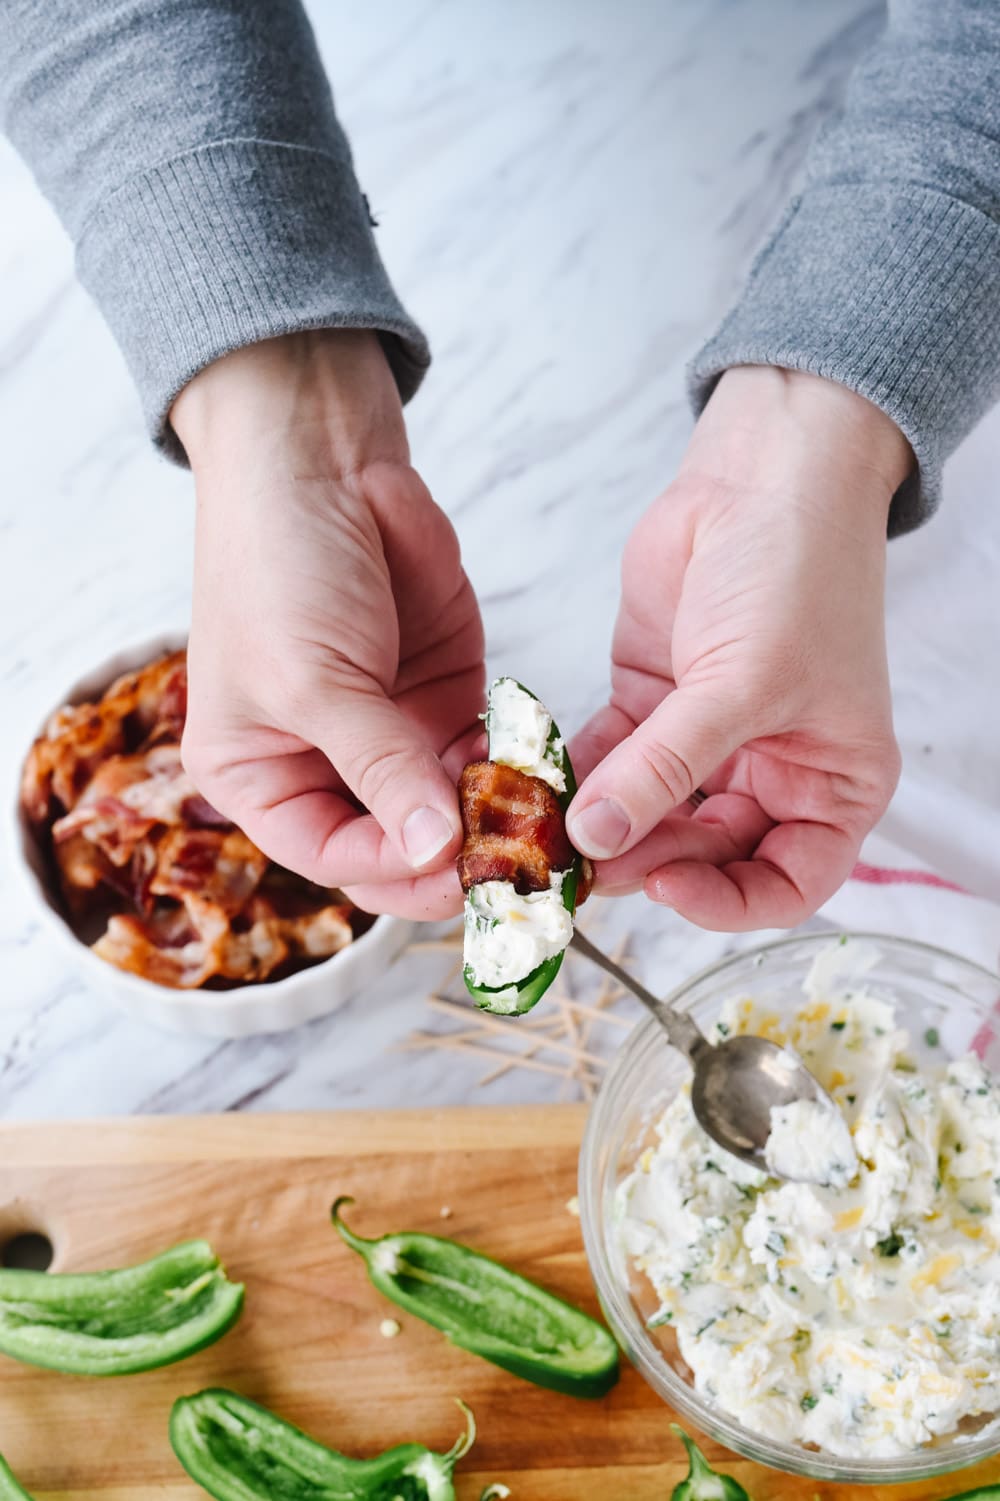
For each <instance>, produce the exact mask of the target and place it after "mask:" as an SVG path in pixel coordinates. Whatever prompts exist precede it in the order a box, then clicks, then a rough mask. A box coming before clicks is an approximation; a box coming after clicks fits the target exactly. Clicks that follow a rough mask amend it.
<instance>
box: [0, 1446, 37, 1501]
mask: <svg viewBox="0 0 1000 1501" xmlns="http://www.w3.org/2000/svg"><path fill="white" fill-rule="evenodd" d="M0 1501H33V1498H32V1497H31V1496H29V1495H28V1492H27V1491H26V1490H25V1489H24V1486H23V1485H18V1483H17V1481H16V1480H15V1479H14V1472H13V1471H12V1470H11V1468H10V1466H9V1465H8V1464H6V1463H5V1462H4V1460H3V1458H2V1456H0Z"/></svg>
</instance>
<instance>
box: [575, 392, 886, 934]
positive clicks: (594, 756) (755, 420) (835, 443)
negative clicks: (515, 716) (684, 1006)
mask: <svg viewBox="0 0 1000 1501" xmlns="http://www.w3.org/2000/svg"><path fill="white" fill-rule="evenodd" d="M912 462H913V456H912V453H911V451H910V449H909V446H908V444H907V443H906V440H905V438H904V437H903V436H902V434H901V433H900V431H899V429H898V428H897V427H896V426H895V424H894V423H892V422H891V420H890V419H889V418H888V417H886V416H885V415H884V414H883V413H882V412H881V411H879V410H878V409H877V408H876V407H874V406H872V405H871V404H870V403H868V402H867V401H865V400H863V398H861V397H859V396H856V395H854V393H852V392H850V391H848V390H846V389H844V388H843V387H840V386H837V385H834V384H833V383H831V382H828V381H825V380H821V379H819V378H818V377H815V376H811V375H803V374H798V373H796V372H791V371H782V370H773V369H765V368H752V367H748V368H745V369H736V370H730V371H728V372H727V373H726V375H724V376H723V378H722V380H721V381H720V383H719V385H718V386H717V387H716V390H715V392H714V393H713V396H712V398H711V400H710V402H709V404H708V406H707V408H706V410H705V412H704V413H703V415H702V417H701V419H700V421H699V423H698V425H697V428H696V430H695V434H694V437H693V439H692V442H691V445H690V448H689V450H688V454H687V456H686V458H685V461H684V464H683V466H682V469H681V472H680V475H679V477H678V479H677V480H676V481H675V483H674V484H673V485H672V486H671V487H670V488H669V489H668V490H667V491H666V493H665V494H664V495H663V496H661V497H660V499H659V500H658V501H657V502H656V503H655V504H654V506H653V507H652V509H651V510H650V511H649V512H647V514H646V515H645V516H644V517H643V518H642V520H641V521H640V523H639V525H638V527H637V528H636V531H635V533H634V534H633V536H632V538H631V540H630V541H629V544H628V547H627V549H626V553H625V559H624V564H623V593H622V603H621V610H620V612H619V617H618V624H617V627H616V630H615V637H614V646H613V651H612V693H611V699H610V702H609V704H608V705H607V706H606V707H605V708H604V709H602V710H600V711H599V713H598V714H596V715H595V716H594V718H593V719H592V720H591V721H590V723H589V724H588V725H587V726H586V728H585V729H584V730H583V731H582V733H581V734H580V735H579V736H578V737H577V739H576V741H575V742H574V745H573V747H572V753H573V756H574V760H575V762H576V763H577V764H578V766H579V769H580V770H581V771H582V772H583V773H589V775H587V776H586V780H585V781H584V782H583V784H582V786H581V787H580V790H579V792H578V793H577V796H576V798H575V799H574V801H573V803H572V806H571V808H570V811H569V815H568V820H567V823H568V828H569V833H570V837H571V839H572V840H573V842H574V844H575V845H576V846H577V848H578V849H580V850H581V851H582V852H583V853H584V854H586V855H590V856H591V857H592V858H593V859H595V860H596V861H597V862H598V864H597V886H598V889H599V890H603V891H604V892H608V893H622V892H625V891H629V890H636V889H638V888H640V887H642V888H643V889H644V890H645V891H646V894H647V895H648V896H649V897H651V898H652V900H653V901H655V902H660V903H662V904H663V905H665V906H670V907H673V908H675V909H676V910H677V911H678V912H680V913H681V914H682V915H683V916H685V917H687V918H689V919H690V920H691V921H692V922H695V923H698V924H699V925H701V926H702V927H705V928H712V929H719V930H722V931H729V932H735V931H741V930H745V929H751V928H760V927H791V926H794V925H795V924H797V923H799V922H801V921H802V920H803V919H804V918H806V917H808V916H809V915H810V914H811V913H812V912H814V911H815V910H816V909H817V908H818V907H819V906H820V904H821V903H822V902H824V901H825V900H826V899H827V897H829V896H830V895H831V894H832V893H833V892H834V891H835V890H836V889H837V887H838V886H840V884H841V883H842V882H843V881H844V880H846V878H847V876H848V875H849V874H850V871H851V869H852V867H853V865H854V862H855V859H856V857H857V853H858V850H859V848H860V845H861V841H862V839H863V838H864V836H865V835H866V834H867V833H868V832H869V830H870V829H871V828H872V827H873V825H874V824H875V822H876V821H877V820H878V818H879V817H880V816H881V814H882V813H883V812H884V810H885V808H886V806H887V804H888V802H889V799H890V797H891V795H892V792H893V789H894V787H895V784H896V779H897V776H898V772H899V753H898V751H897V748H896V744H895V740H894V738H893V733H892V714H891V702H890V695H889V682H888V670H887V665H886V653H885V629H884V604H883V594H884V570H885V547H886V520H887V516H888V510H889V504H890V501H891V499H892V495H893V493H894V492H895V490H896V489H897V488H898V486H899V485H900V484H901V483H902V480H903V478H904V477H905V475H906V473H907V472H908V470H909V468H910V466H911V465H912ZM699 788H700V789H702V790H703V791H705V792H706V793H707V794H708V797H707V800H706V801H705V802H703V803H702V804H701V806H700V807H698V808H697V810H694V809H692V807H691V805H690V803H689V802H688V799H689V798H690V795H691V793H692V792H694V791H695V790H696V789H699Z"/></svg>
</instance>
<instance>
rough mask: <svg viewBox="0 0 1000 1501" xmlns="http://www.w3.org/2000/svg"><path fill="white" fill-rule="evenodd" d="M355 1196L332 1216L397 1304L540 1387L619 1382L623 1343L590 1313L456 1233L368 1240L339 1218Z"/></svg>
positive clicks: (587, 1388)
mask: <svg viewBox="0 0 1000 1501" xmlns="http://www.w3.org/2000/svg"><path fill="white" fill-rule="evenodd" d="M353 1202H354V1201H353V1199H348V1198H342V1199H338V1200H337V1202H336V1204H334V1206H333V1223H334V1224H335V1225H336V1227H337V1229H338V1230H339V1232H340V1234H341V1236H342V1237H343V1239H344V1240H345V1241H346V1242H347V1244H348V1245H349V1246H350V1247H351V1249H352V1250H354V1251H357V1252H358V1254H359V1256H362V1257H363V1258H364V1261H365V1264H366V1266H367V1268H368V1276H369V1277H370V1278H371V1280H372V1282H373V1283H374V1284H375V1286H376V1287H377V1288H378V1290H379V1292H381V1293H384V1294H385V1296H386V1297H387V1298H390V1299H391V1300H392V1302H393V1303H395V1304H397V1305H398V1307H400V1308H402V1309H405V1311H406V1312H407V1313H412V1314H413V1315H414V1316H415V1317H416V1318H418V1319H423V1320H424V1322H425V1323H427V1324H433V1326H434V1328H435V1329H440V1330H441V1331H442V1333H444V1334H446V1335H447V1337H448V1339H450V1340H451V1342H452V1344H454V1345H459V1346H460V1347H461V1349H463V1350H469V1351H470V1352H471V1353H472V1354H473V1355H481V1356H482V1357H483V1359H484V1360H490V1361H492V1362H493V1364H494V1365H498V1366H501V1367H502V1368H503V1369H504V1370H505V1371H510V1372H512V1374H513V1375H515V1376H522V1377H523V1378H524V1379H525V1380H526V1381H533V1382H534V1383H535V1385H536V1386H545V1387H548V1388H550V1390H552V1391H557V1392H565V1393H567V1394H568V1395H569V1396H571V1397H603V1396H604V1394H605V1392H607V1391H609V1390H610V1389H611V1387H612V1386H614V1384H615V1382H616V1381H617V1379H618V1347H617V1345H616V1344H615V1342H614V1340H613V1339H612V1337H611V1335H610V1334H609V1333H608V1331H607V1330H606V1329H605V1328H603V1327H602V1326H601V1325H600V1324H598V1323H597V1322H596V1320H595V1319H592V1318H591V1317H590V1316H589V1314H586V1313H582V1312H581V1311H580V1309H578V1308H574V1307H572V1305H571V1304H569V1303H564V1302H563V1300H562V1298H557V1297H555V1296H554V1295H553V1294H552V1293H548V1292H545V1290H544V1289H543V1288H541V1287H537V1286H536V1285H535V1283H534V1282H529V1281H528V1279H527V1278H526V1277H521V1276H518V1274H517V1272H512V1271H510V1270H509V1268H508V1267H505V1266H501V1264H500V1263H499V1262H498V1261H491V1260H490V1259H489V1257H487V1256H481V1255H480V1254H479V1252H478V1251H471V1250H470V1249H469V1248H468V1246H461V1245H458V1244H457V1242H455V1241H453V1240H444V1239H442V1238H441V1237H440V1236H437V1235H421V1234H417V1233H416V1232H413V1231H404V1232H403V1233H402V1234H398V1235H383V1236H382V1237H381V1239H380V1240H362V1238H361V1237H360V1236H359V1235H355V1234H354V1233H353V1232H352V1231H351V1230H349V1229H348V1228H347V1226H346V1225H345V1224H344V1222H343V1220H342V1219H341V1218H340V1210H341V1208H342V1207H343V1205H345V1204H351V1203H353Z"/></svg>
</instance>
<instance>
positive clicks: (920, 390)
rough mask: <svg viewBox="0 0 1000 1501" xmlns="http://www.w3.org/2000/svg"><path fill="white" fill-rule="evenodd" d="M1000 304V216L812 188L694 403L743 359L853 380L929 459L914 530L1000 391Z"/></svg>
mask: <svg viewBox="0 0 1000 1501" xmlns="http://www.w3.org/2000/svg"><path fill="white" fill-rule="evenodd" d="M998 308H1000V225H998V224H997V223H996V222H995V221H994V220H992V219H990V218H988V217H987V216H986V215H985V214H982V213H980V212H979V210H978V209H975V208H972V207H971V206H970V205H968V204H966V203H962V202H960V201H958V200H957V199H954V198H950V197H948V196H946V195H945V194H942V193H938V192H934V191H931V190H927V189H924V188H918V187H913V186H910V185H907V184H902V185H899V184H891V183H887V184H879V183H861V184H859V183H844V184H841V185H838V186H833V187H829V186H816V187H811V188H809V189H808V190H807V191H806V192H805V194H804V195H803V196H802V197H801V198H800V199H799V200H798V201H797V202H795V203H793V205H792V207H791V209H790V210H789V213H788V215H787V216H786V218H785V220H784V222H783V224H782V225H781V226H780V227H779V229H778V231H777V233H776V234H775V236H774V237H773V239H772V240H771V242H770V243H769V244H768V245H767V246H766V247H765V249H764V250H763V251H762V253H761V254H760V256H759V257H758V259H757V261H756V264H755V265H754V268H753V271H752V272H751V276H750V281H749V284H748V286H747V288H746V291H745V292H744V294H743V297H742V298H741V300H740V302H739V303H738V304H737V306H736V307H735V308H734V309H733V311H732V312H731V313H730V314H729V316H728V317H727V318H726V320H725V321H724V323H723V324H722V326H721V328H720V329H719V331H718V332H717V333H716V334H715V335H714V337H713V338H712V339H711V340H710V341H709V342H708V344H706V345H705V347H704V348H703V349H702V350H701V352H700V353H699V354H698V355H697V356H696V358H695V359H694V361H693V362H692V364H691V366H690V369H689V391H690V396H691V401H692V405H693V406H694V409H695V412H696V413H697V412H700V411H701V409H702V407H703V406H704V405H705V403H706V401H707V400H708V398H709V396H710V395H711V392H712V389H713V387H714V385H715V383H716V381H717V380H718V378H719V376H720V375H721V374H722V372H723V371H724V370H726V369H728V368H729V367H730V366H733V365H777V366H782V367H784V368H785V369H789V370H805V371H810V372H811V373H812V374H814V375H821V376H825V377H826V378H827V379H828V380H833V381H837V382H838V383H839V384H840V385H843V386H848V387H849V388H850V389H851V390H853V391H856V392H857V393H858V394H859V395H861V396H864V397H866V398H867V399H868V400H869V401H871V402H873V403H874V405H875V406H877V407H880V408H881V409H882V411H884V412H885V413H886V414H887V415H888V416H889V417H891V418H892V420H893V421H894V422H895V423H896V424H897V426H898V427H899V428H900V429H901V430H902V432H903V433H904V434H905V435H906V437H907V438H908V439H909V442H910V444H911V446H912V448H913V451H914V453H915V454H916V456H917V462H918V465H919V470H918V472H917V473H915V474H914V475H913V476H911V478H910V479H908V480H907V481H906V483H905V484H904V485H903V486H902V487H901V488H900V489H899V491H898V492H897V494H896V496H895V498H894V500H893V505H892V510H891V513H890V518H889V530H890V533H893V534H895V533H899V532H906V531H909V530H911V529H912V528H913V527H915V526H917V525H919V523H920V522H921V521H923V520H924V519H925V518H926V517H927V516H928V515H930V514H931V512H932V511H933V510H934V509H935V508H936V506H937V504H938V500H939V498H940V492H941V466H942V464H943V462H944V460H945V458H946V457H947V456H948V454H949V453H950V452H951V451H952V449H953V448H955V446H956V445H957V444H958V443H959V442H960V441H961V439H962V438H963V437H964V436H965V435H966V433H967V432H969V430H970V429H971V428H972V427H973V426H974V425H975V423H976V422H977V421H978V420H979V418H980V417H981V416H982V415H983V413H984V412H985V411H987V410H988V408H989V407H990V406H992V405H993V403H994V402H995V401H996V400H997V397H998V396H1000V317H998V313H997V309H998Z"/></svg>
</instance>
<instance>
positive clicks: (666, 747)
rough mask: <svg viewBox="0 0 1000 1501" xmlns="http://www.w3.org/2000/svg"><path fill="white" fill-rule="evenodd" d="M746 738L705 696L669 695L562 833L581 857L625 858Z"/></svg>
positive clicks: (590, 785)
mask: <svg viewBox="0 0 1000 1501" xmlns="http://www.w3.org/2000/svg"><path fill="white" fill-rule="evenodd" d="M748 738H749V735H748V725H747V720H746V717H745V715H743V714H741V713H740V711H739V710H738V708H737V707H736V706H735V704H734V703H732V702H723V701H722V700H720V699H719V698H718V697H717V696H716V695H715V694H714V693H709V692H707V691H706V690H705V689H703V688H697V687H690V688H683V687H682V688H675V689H674V691H673V692H672V693H670V694H668V695H667V697H666V698H665V699H664V700H663V702H662V703H661V704H660V706H659V708H657V709H654V711H653V713H652V714H651V715H650V716H649V718H648V719H646V720H644V721H643V723H642V724H641V725H639V727H638V729H636V730H633V732H632V734H631V735H629V736H628V738H627V739H625V740H622V741H621V743H620V744H619V745H617V746H616V747H615V748H614V750H612V751H611V752H610V753H609V754H608V755H607V756H606V757H605V758H604V760H603V761H602V762H601V764H600V765H599V766H598V767H596V768H595V770H594V771H593V772H591V774H590V776H589V777H587V779H586V781H585V782H584V783H583V786H582V787H581V788H580V790H579V792H578V793H577V795H576V797H575V798H574V799H573V802H572V804H571V805H570V809H569V813H568V814H567V818H566V827H567V831H568V833H569V837H570V839H571V840H572V841H573V843H574V845H575V846H576V848H577V849H578V850H579V851H580V853H581V854H583V855H589V856H591V858H592V859H595V860H610V859H612V858H613V857H614V856H616V855H623V854H624V853H625V852H626V851H627V850H630V849H631V848H632V846H633V845H634V844H638V842H639V840H640V839H644V838H645V837H646V835H647V834H648V833H650V832H651V830H653V829H655V828H656V826H657V824H658V823H659V822H660V821H661V819H663V818H664V817H665V816H666V814H668V813H669V812H671V810H672V809H674V808H676V807H679V806H680V804H681V803H683V802H685V801H686V800H687V799H688V798H689V797H690V796H691V794H692V792H694V791H695V790H696V789H697V788H698V787H700V786H701V784H702V782H704V781H705V780H706V779H707V778H708V777H710V776H711V774H712V772H713V771H716V770H717V769H718V767H719V766H721V765H722V763H723V761H725V760H726V758H727V757H728V756H731V755H732V753H733V751H734V750H736V749H737V748H738V747H739V746H740V745H742V744H743V742H744V741H745V740H746V739H748Z"/></svg>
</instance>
